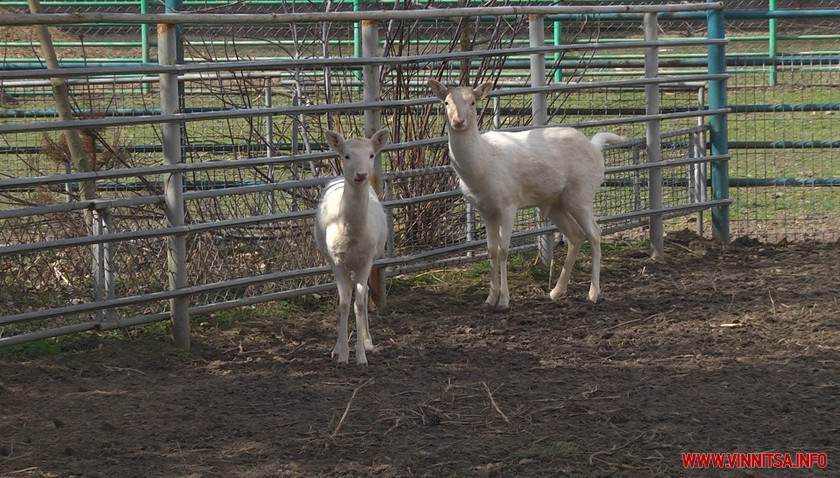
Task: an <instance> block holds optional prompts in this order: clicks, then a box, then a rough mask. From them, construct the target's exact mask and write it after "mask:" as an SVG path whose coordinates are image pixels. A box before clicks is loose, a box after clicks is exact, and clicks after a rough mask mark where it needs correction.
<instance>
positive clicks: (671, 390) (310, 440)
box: [0, 233, 840, 477]
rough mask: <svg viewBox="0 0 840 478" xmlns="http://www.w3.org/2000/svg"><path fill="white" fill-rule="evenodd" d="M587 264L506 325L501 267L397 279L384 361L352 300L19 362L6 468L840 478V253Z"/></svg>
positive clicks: (4, 416) (6, 419) (376, 328)
mask: <svg viewBox="0 0 840 478" xmlns="http://www.w3.org/2000/svg"><path fill="white" fill-rule="evenodd" d="M587 269H588V264H586V263H585V262H584V263H582V264H581V263H579V265H578V268H577V269H576V271H575V274H574V276H573V283H572V287H571V288H570V296H569V298H568V299H566V300H563V301H562V302H560V303H559V304H555V303H552V302H550V301H549V300H548V298H547V297H546V295H545V294H546V292H545V290H546V287H547V283H546V282H547V277H546V273H545V271H543V272H539V268H533V267H529V266H527V265H523V264H521V263H520V264H519V265H517V266H516V267H514V268H513V271H512V273H511V276H512V287H513V300H512V310H511V311H509V312H495V313H493V312H491V313H485V312H482V311H481V310H480V309H479V304H480V303H481V302H482V300H483V298H484V295H485V293H486V286H485V284H484V278H483V277H482V274H477V273H475V272H471V271H469V270H465V271H464V272H463V274H464V275H465V276H467V275H469V276H470V277H468V278H467V279H466V280H464V281H457V283H456V284H454V283H453V281H445V280H444V281H440V280H438V279H439V277H438V276H445V275H446V274H449V275H450V276H451V275H452V274H453V273H454V274H457V273H458V272H453V271H452V270H449V271H439V272H430V273H427V274H426V275H424V277H423V278H422V279H423V280H418V279H415V280H412V281H407V280H402V281H396V282H395V286H394V288H393V290H392V291H391V295H390V304H389V307H388V309H387V310H384V311H382V312H381V313H380V314H379V315H378V316H377V315H374V316H372V318H371V327H372V333H373V338H374V341H375V343H376V345H377V350H376V351H375V353H374V354H372V355H369V356H368V359H369V361H370V366H369V367H367V368H361V367H358V366H356V365H355V363H352V356H351V364H350V365H349V366H339V365H337V364H336V363H334V362H333V361H331V360H330V357H329V352H330V350H331V348H332V345H333V343H334V340H335V334H336V331H335V319H334V316H335V313H334V310H335V309H333V302H331V298H330V297H325V298H322V299H321V300H320V302H321V303H326V305H325V306H323V307H321V308H320V309H315V310H309V311H303V312H301V311H297V312H296V313H295V314H293V316H292V317H288V318H283V319H280V318H278V319H277V320H272V319H271V318H270V317H262V316H261V317H255V318H254V319H253V320H250V319H249V320H241V321H230V320H227V321H213V320H208V321H207V322H202V323H200V324H197V327H196V329H197V333H196V336H195V338H194V347H193V350H192V351H191V352H190V353H184V352H180V351H178V350H176V349H174V347H173V346H172V345H171V344H170V342H169V341H168V339H166V338H165V337H149V336H142V335H141V336H140V337H139V338H134V339H129V338H123V339H114V338H101V339H100V340H93V341H91V343H89V344H87V345H86V346H83V347H81V348H80V349H79V350H73V351H67V352H61V353H53V354H49V355H31V354H30V355H27V356H20V355H14V356H12V355H9V354H6V356H4V357H3V358H2V359H0V367H2V372H0V476H4V477H5V476H9V477H35V476H38V477H44V476H49V477H53V476H62V477H63V476H85V477H116V476H120V477H126V476H189V477H205V476H211V477H215V476H255V477H261V476H384V477H389V476H545V475H551V476H698V475H701V476H788V475H789V474H791V473H792V471H791V470H767V469H764V470H762V469H729V470H723V469H707V470H697V469H686V468H684V466H683V462H682V459H681V454H682V453H687V452H726V453H735V452H744V453H749V452H779V453H797V452H805V453H825V454H826V455H827V459H828V466H827V468H825V469H811V470H809V471H807V472H801V471H800V472H798V473H794V474H795V475H797V476H804V474H805V473H807V475H808V476H815V475H816V476H840V400H838V398H839V397H840V304H838V297H840V246H838V244H775V245H768V244H760V243H756V242H752V241H749V240H738V241H735V242H734V243H733V244H732V245H730V246H728V247H722V246H719V245H717V244H715V243H713V242H709V241H706V240H704V239H700V238H698V237H697V236H694V235H692V234H689V233H676V234H671V235H669V237H668V239H667V241H666V258H665V259H663V260H660V261H653V260H651V259H650V258H649V257H648V251H647V250H646V249H643V248H639V247H630V248H624V249H620V250H612V251H608V252H607V253H606V254H605V257H604V264H603V271H602V283H601V284H602V291H603V292H602V296H601V301H599V303H598V304H590V303H589V302H587V301H586V299H585V297H586V292H587V290H588V277H587V275H588V274H587V272H586V270H587ZM534 270H537V272H536V273H535V272H534ZM473 276H475V277H473ZM465 284H466V285H465ZM351 322H352V321H351ZM351 340H353V339H352V338H351Z"/></svg>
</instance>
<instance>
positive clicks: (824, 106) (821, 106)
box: [729, 103, 840, 113]
mask: <svg viewBox="0 0 840 478" xmlns="http://www.w3.org/2000/svg"><path fill="white" fill-rule="evenodd" d="M729 108H730V109H731V110H732V113H777V112H782V111H801V112H810V111H840V103H787V104H781V105H730V106H729Z"/></svg>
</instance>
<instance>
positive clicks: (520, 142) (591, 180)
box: [429, 80, 624, 309]
mask: <svg viewBox="0 0 840 478" xmlns="http://www.w3.org/2000/svg"><path fill="white" fill-rule="evenodd" d="M429 87H430V88H431V90H432V92H433V93H434V94H435V96H437V97H438V98H439V99H440V101H442V102H443V104H444V105H445V106H446V116H447V120H448V124H449V158H450V160H451V162H452V167H453V168H454V169H455V172H456V173H457V174H458V177H459V178H460V180H461V181H460V182H461V191H462V192H463V194H464V196H466V197H467V199H468V200H469V201H470V202H471V203H472V204H473V205H474V206H475V207H476V208H477V209H478V211H479V213H480V214H481V217H482V218H483V220H484V222H485V224H486V226H487V254H488V255H489V256H490V294H489V295H488V296H487V300H486V301H485V304H484V306H485V307H498V308H502V309H506V308H508V307H509V306H510V293H509V291H508V283H507V257H508V250H509V248H510V236H511V233H512V232H513V225H514V219H515V217H516V211H517V210H519V209H522V208H526V207H534V206H539V208H540V209H539V210H540V215H541V216H542V217H543V218H549V219H551V221H552V222H553V223H554V224H555V225H556V226H557V227H558V228H559V229H560V231H561V232H562V233H563V234H564V235H565V237H566V238H567V239H568V251H567V253H566V260H565V262H564V264H563V271H562V272H561V273H560V277H559V278H558V280H557V285H556V286H555V287H554V288H553V289H552V290H551V294H550V297H551V299H552V300H558V299H559V298H560V297H561V296H562V295H564V294H565V293H566V288H567V287H568V285H569V279H570V278H571V273H572V268H573V267H574V264H575V261H576V260H577V256H578V252H579V251H580V247H581V245H582V244H583V241H584V239H587V240H589V243H590V245H591V246H592V283H591V286H590V288H589V300H591V301H592V302H595V301H597V300H598V295H599V294H600V292H601V288H600V285H599V278H600V270H601V228H600V227H599V226H598V223H597V222H596V220H595V214H594V212H593V203H594V200H595V194H596V193H597V191H598V188H599V187H600V185H601V182H603V180H604V156H603V154H602V153H601V150H602V149H603V147H604V146H606V145H607V144H616V143H618V142H621V141H622V140H624V138H622V137H621V136H619V135H616V134H612V133H598V134H596V135H595V136H593V137H592V139H591V140H590V139H588V138H587V137H586V136H585V135H584V134H583V133H581V132H580V131H578V130H576V129H574V128H565V127H551V128H534V129H531V130H527V131H518V132H504V131H488V132H484V133H479V131H478V123H477V119H478V113H477V110H476V102H477V101H480V100H482V99H483V98H484V97H486V96H487V94H488V93H489V92H490V90H491V89H492V88H493V85H492V84H491V83H484V84H482V85H480V86H478V87H476V88H475V89H473V88H471V87H458V88H447V87H446V86H444V85H443V84H441V83H440V82H438V81H435V80H429Z"/></svg>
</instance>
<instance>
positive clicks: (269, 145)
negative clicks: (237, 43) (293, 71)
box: [264, 76, 277, 214]
mask: <svg viewBox="0 0 840 478" xmlns="http://www.w3.org/2000/svg"><path fill="white" fill-rule="evenodd" d="M271 81H272V78H271V77H270V76H269V77H267V78H266V79H265V90H264V95H265V107H266V108H271V107H272V103H273V101H274V98H273V92H272V91H271ZM265 143H266V148H265V154H267V155H268V157H269V158H273V157H274V155H275V154H277V149H276V148H275V147H274V115H267V116H266V117H265ZM268 180H269V181H271V182H272V183H274V182H275V181H274V164H269V165H268ZM268 212H269V214H274V213H275V212H277V204H276V201H275V197H274V189H271V190H269V191H268Z"/></svg>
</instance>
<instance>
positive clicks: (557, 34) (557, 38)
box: [554, 21, 563, 83]
mask: <svg viewBox="0 0 840 478" xmlns="http://www.w3.org/2000/svg"><path fill="white" fill-rule="evenodd" d="M562 44H563V24H562V23H560V21H555V22H554V46H557V45H562ZM562 80H563V69H562V68H560V52H559V51H558V52H556V53H555V54H554V82H555V83H560V82H561V81H562Z"/></svg>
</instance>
